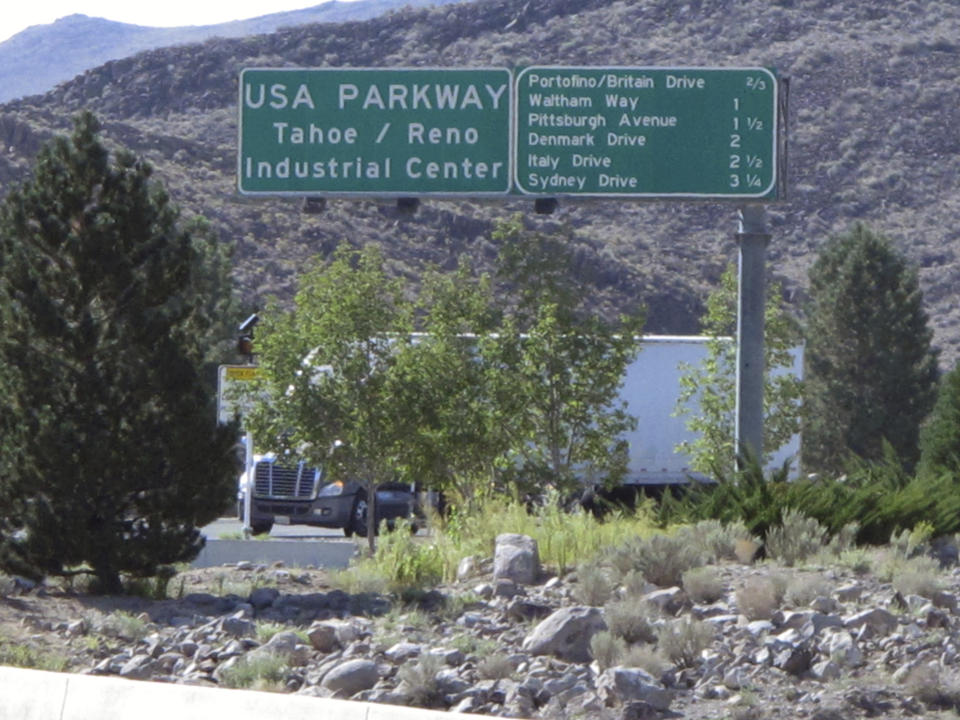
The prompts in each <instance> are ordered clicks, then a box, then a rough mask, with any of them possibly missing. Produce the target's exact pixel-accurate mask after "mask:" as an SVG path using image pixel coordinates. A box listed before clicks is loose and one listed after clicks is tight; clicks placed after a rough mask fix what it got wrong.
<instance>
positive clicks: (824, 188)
mask: <svg viewBox="0 0 960 720" xmlns="http://www.w3.org/2000/svg"><path fill="white" fill-rule="evenodd" d="M958 37H960V6H958V5H957V4H956V3H954V2H950V1H948V0H939V1H938V0H932V1H931V2H924V3H921V2H902V1H901V0H877V1H876V2H871V3H846V2H841V1H840V0H778V1H777V2H764V1H763V0H748V1H746V2H732V0H693V1H691V2H688V3H685V4H678V3H675V2H673V1H672V0H616V1H612V0H576V1H575V0H478V1H477V2H473V3H468V4H458V5H448V6H443V7H438V8H433V9H404V10H400V11H397V12H394V13H390V14H388V15H385V16H383V17H378V18H374V19H371V20H367V21H364V22H354V23H344V24H337V25H304V26H300V27H295V28H290V29H285V30H281V31H278V32H276V33H272V34H269V35H261V36H251V37H246V38H241V39H235V40H214V41H208V42H206V43H204V44H202V45H188V46H183V47H177V48H167V49H162V50H155V51H152V52H147V53H143V54H140V55H136V56H133V57H129V58H125V59H121V60H116V61H113V62H110V63H108V64H106V65H104V66H102V67H99V68H96V69H94V70H90V71H88V72H86V73H85V74H83V75H81V76H80V77H78V78H76V79H75V80H73V81H70V82H67V83H64V84H63V85H60V86H59V87H58V88H56V89H55V90H54V91H52V92H50V93H48V94H47V95H44V96H42V97H34V98H29V99H27V100H21V101H18V102H12V103H8V104H6V105H3V106H0V140H2V142H3V147H4V150H5V151H4V153H3V155H2V156H0V183H2V184H3V185H4V186H6V185H8V184H9V183H11V182H13V181H15V180H17V179H19V178H20V177H22V176H23V173H24V171H25V170H26V168H27V167H28V164H29V161H30V158H31V157H32V155H33V153H35V151H36V149H37V148H38V147H39V144H40V143H41V142H42V141H43V140H44V139H45V138H48V137H49V136H50V135H51V133H54V132H57V131H61V130H63V129H65V128H67V127H68V126H69V118H70V115H71V114H72V113H74V112H76V111H78V110H80V109H82V108H90V109H91V110H93V111H95V112H96V113H97V114H98V115H99V116H100V117H101V118H102V119H103V120H104V123H105V127H106V134H107V136H108V138H110V139H113V140H115V141H117V142H121V143H124V144H125V145H128V146H130V147H132V148H133V149H134V150H136V151H138V152H140V153H143V154H145V155H146V156H147V157H148V158H149V159H150V160H151V161H152V162H153V163H154V164H155V165H156V167H157V169H158V173H157V174H158V176H159V177H160V178H161V179H162V180H164V181H165V182H166V183H167V184H168V185H169V187H170V189H171V192H172V194H173V196H174V198H175V200H176V201H177V202H179V203H180V204H181V206H182V207H183V208H184V209H185V210H186V211H187V212H190V213H202V214H204V215H207V216H209V217H211V218H212V219H213V220H214V221H215V222H216V223H218V224H219V226H220V227H221V228H222V232H223V237H224V239H229V240H232V241H234V242H235V243H236V244H237V255H236V257H237V271H236V277H237V280H238V281H239V283H240V284H241V286H242V287H243V289H244V292H245V293H246V295H247V296H248V297H249V298H251V299H254V300H255V299H257V298H262V297H263V296H265V295H267V294H271V293H275V294H279V295H281V296H289V294H290V293H291V291H292V289H293V287H294V283H295V280H296V276H297V273H298V272H299V271H300V270H301V269H302V268H303V267H304V264H305V263H307V262H308V261H309V259H310V258H311V257H312V256H314V255H316V254H320V255H324V254H326V253H329V252H330V251H331V250H332V248H334V247H335V246H336V245H337V244H338V243H341V242H350V243H354V244H362V243H368V242H378V243H381V244H382V245H383V246H384V248H385V250H386V252H387V254H388V255H389V258H390V263H391V265H392V268H393V271H394V272H395V273H396V274H398V275H400V276H403V277H405V278H408V279H409V280H410V282H411V283H416V281H417V278H418V277H419V275H420V273H421V270H422V268H423V267H424V265H425V264H427V263H436V264H439V265H441V266H451V265H452V264H453V263H455V262H456V260H457V258H458V257H460V256H462V255H468V256H470V257H471V258H473V259H474V260H475V261H476V263H477V264H478V265H480V266H481V267H482V266H487V265H488V264H489V262H490V259H491V258H492V257H493V256H494V254H495V251H496V247H495V246H494V245H493V243H492V242H491V240H490V237H489V233H490V229H491V226H492V223H493V222H494V221H496V220H497V219H498V218H502V217H505V216H507V215H509V214H511V213H514V212H518V211H519V212H524V213H526V214H527V215H528V216H529V221H530V222H531V224H533V225H536V226H539V227H543V228H554V229H558V230H569V231H570V232H572V233H573V238H572V241H571V242H572V243H573V248H574V251H575V257H576V267H575V271H576V272H577V273H579V274H580V276H581V277H583V278H584V279H585V280H586V281H587V282H589V283H591V284H592V286H593V288H594V290H595V292H594V297H595V301H596V306H597V307H598V308H599V309H601V310H603V311H606V312H613V311H615V310H617V309H622V308H626V307H629V306H632V305H633V304H635V303H638V302H642V303H645V304H646V305H647V306H648V307H649V310H650V313H649V317H650V320H649V323H648V330H650V331H652V332H676V333H686V332H694V331H696V329H697V319H698V317H699V313H700V308H701V306H702V300H703V298H704V295H705V293H706V292H707V291H708V289H709V288H710V286H711V284H712V283H713V282H714V281H715V280H716V278H717V277H718V276H719V274H720V272H721V271H722V269H723V267H724V266H725V264H726V263H728V262H729V261H731V260H733V259H734V258H735V256H736V248H735V243H734V240H733V237H732V236H733V232H734V231H735V229H736V208H735V206H733V205H730V204H723V203H718V202H712V203H693V202H671V203H665V202H627V201H613V200H610V201H580V202H564V203H562V204H561V206H560V208H559V210H558V212H556V213H555V214H554V215H552V216H534V215H533V213H532V208H531V207H530V204H529V203H524V202H522V201H510V202H501V201H486V202H470V201H461V202H451V201H428V202H424V203H423V204H422V206H421V208H420V210H419V211H418V212H417V213H416V214H415V215H413V216H409V215H403V214H398V213H397V211H396V210H395V208H394V207H393V205H392V204H389V203H378V202H374V201H372V200H362V201H347V200H337V201H332V202H330V203H329V204H328V206H327V210H326V211H325V212H324V213H322V214H308V213H304V212H302V211H301V205H300V203H298V202H295V201H291V200H261V199H250V198H243V197H240V196H239V195H238V194H237V192H236V191H235V177H234V175H235V167H236V159H235V158H236V131H237V128H236V124H237V123H236V117H237V109H236V86H237V77H238V73H239V71H240V69H241V68H243V67H264V66H300V67H310V66H316V67H341V66H342V67H379V66H436V67H469V66H493V67H518V66H523V65H529V64H534V63H536V64H560V65H572V64H583V65H706V66H744V65H765V66H773V67H776V68H777V69H778V70H779V72H780V73H781V74H782V75H784V76H788V77H789V78H790V97H789V102H790V112H789V129H790V138H789V169H788V185H787V193H786V197H785V198H784V199H783V200H781V201H780V202H778V203H776V204H775V205H773V206H771V208H770V216H771V229H772V232H773V239H772V241H771V244H770V248H769V266H770V269H771V271H772V273H773V274H774V275H775V276H777V277H779V278H781V279H782V280H783V281H784V285H785V287H786V289H787V293H788V298H789V299H790V300H791V301H799V300H801V299H802V297H803V292H804V287H805V282H806V273H807V271H808V268H809V267H810V265H811V263H812V261H813V259H814V257H815V254H816V252H817V248H818V246H819V245H820V244H821V243H822V242H823V241H824V239H825V238H826V237H828V236H829V235H830V234H832V233H836V232H841V231H843V230H845V229H846V228H847V227H849V225H850V224H851V223H853V222H855V221H858V220H862V221H865V222H867V223H868V224H870V225H871V226H872V227H874V228H875V229H877V230H879V231H881V232H883V233H886V234H888V235H890V236H892V237H893V238H894V239H895V240H896V242H897V244H898V245H899V246H900V247H901V248H902V249H903V250H904V251H905V252H906V253H907V254H908V256H909V257H910V258H911V259H912V260H913V261H914V262H915V263H916V264H917V266H918V267H919V268H920V276H921V281H922V287H923V290H924V293H925V297H926V301H927V307H928V310H929V313H930V317H931V323H932V326H933V328H934V330H935V342H936V343H937V344H938V345H939V346H940V347H941V348H942V349H943V355H942V359H943V364H944V365H945V366H946V365H952V364H953V362H954V361H955V360H956V358H957V357H958V355H960V303H958V302H957V300H956V293H957V286H958V272H960V266H958V253H960V230H958V224H957V222H956V218H957V216H958V212H960V190H958V188H960V182H958V180H960V177H958V175H960V134H958V133H957V130H956V128H957V127H960V44H958V42H957V39H956V38H958Z"/></svg>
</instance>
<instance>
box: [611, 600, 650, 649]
mask: <svg viewBox="0 0 960 720" xmlns="http://www.w3.org/2000/svg"><path fill="white" fill-rule="evenodd" d="M658 615H659V611H658V610H657V608H656V606H654V605H651V604H650V603H648V602H646V601H645V600H642V599H641V598H639V597H637V596H628V597H626V598H624V599H623V600H617V601H615V602H610V603H607V605H606V606H604V608H603V617H604V620H605V621H606V623H607V628H608V629H609V630H610V632H611V633H613V635H615V636H616V637H619V638H623V640H624V641H625V642H627V643H636V642H653V641H654V640H655V639H656V632H655V631H654V623H655V620H656V618H657V616H658Z"/></svg>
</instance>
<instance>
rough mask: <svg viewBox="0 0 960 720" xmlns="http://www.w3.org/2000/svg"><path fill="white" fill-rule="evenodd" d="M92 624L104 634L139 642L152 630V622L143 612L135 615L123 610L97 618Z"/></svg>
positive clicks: (97, 630)
mask: <svg viewBox="0 0 960 720" xmlns="http://www.w3.org/2000/svg"><path fill="white" fill-rule="evenodd" d="M90 626H91V627H92V628H93V629H94V630H95V631H96V632H99V633H100V634H102V635H106V636H107V637H116V638H121V639H123V640H133V641H137V642H139V641H140V640H143V639H144V638H145V637H146V636H147V634H148V633H149V632H150V622H149V620H148V619H147V617H146V616H145V615H143V614H140V615H133V614H131V613H128V612H124V611H123V610H118V611H116V612H112V613H110V614H109V615H107V616H105V617H101V618H97V619H95V620H94V621H93V622H91V623H90Z"/></svg>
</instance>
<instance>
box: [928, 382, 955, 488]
mask: <svg viewBox="0 0 960 720" xmlns="http://www.w3.org/2000/svg"><path fill="white" fill-rule="evenodd" d="M919 469H920V474H921V475H925V476H929V475H933V474H936V473H938V472H942V471H947V472H949V473H950V474H952V475H953V476H954V477H957V476H958V475H960V472H958V471H960V364H958V365H957V366H955V367H954V368H953V370H951V371H950V372H949V373H947V374H946V375H945V376H944V378H943V380H942V381H941V384H940V389H939V392H938V393H937V402H936V404H935V405H934V407H933V412H932V413H930V417H929V418H928V419H927V422H926V423H925V424H924V426H923V429H922V430H921V433H920V468H919Z"/></svg>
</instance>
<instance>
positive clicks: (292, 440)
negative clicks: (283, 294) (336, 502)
mask: <svg viewBox="0 0 960 720" xmlns="http://www.w3.org/2000/svg"><path fill="white" fill-rule="evenodd" d="M412 310H413V308H412V304H411V303H410V301H409V300H407V299H405V298H404V296H403V292H402V288H401V286H400V284H399V283H398V282H397V281H396V280H391V279H389V278H388V277H387V275H386V272H385V270H384V264H383V257H382V255H381V254H380V252H379V251H378V250H377V249H376V248H375V247H372V246H370V247H367V248H365V249H363V250H361V251H356V250H353V249H349V248H346V247H343V248H341V249H339V250H337V252H336V253H335V254H334V257H333V259H332V260H331V261H330V262H329V263H328V264H326V265H324V264H318V265H317V266H316V267H314V268H313V269H312V270H310V271H309V272H307V273H306V274H305V275H304V276H303V278H302V279H301V282H300V289H299V290H298V292H297V294H296V298H295V307H294V308H293V309H292V310H289V311H284V310H283V309H282V308H280V307H279V306H278V305H277V304H275V303H274V304H273V305H272V306H271V307H270V308H269V309H268V310H267V311H265V312H264V315H263V322H262V323H261V325H260V327H259V328H258V330H259V337H258V350H259V358H260V365H261V367H262V368H263V373H264V375H265V384H266V388H265V389H266V390H267V391H268V394H269V397H270V398H271V400H270V402H269V403H267V404H264V403H261V404H260V407H259V408H258V409H256V410H255V411H254V412H253V413H252V417H251V428H252V430H253V435H254V437H255V439H256V442H257V444H258V447H260V448H264V449H271V450H274V451H281V452H283V451H292V452H293V453H295V455H296V456H297V457H298V458H303V459H305V460H309V461H311V462H313V463H315V464H318V465H321V466H323V467H324V468H325V469H326V471H327V473H328V474H329V476H330V477H331V478H334V479H337V478H340V479H355V480H357V481H360V482H362V483H364V484H365V487H366V492H365V494H364V496H363V497H359V498H358V500H357V506H356V507H355V508H354V509H353V512H354V514H355V515H357V516H358V517H360V518H361V521H362V523H365V525H366V529H367V533H368V535H367V536H368V539H369V544H370V549H371V551H373V549H374V547H375V542H374V534H375V530H376V528H375V527H374V523H373V522H367V518H371V519H372V518H374V517H376V515H375V512H376V511H375V508H374V503H375V501H376V495H375V493H374V491H373V489H374V488H375V487H376V486H377V485H379V484H381V483H384V482H389V481H392V480H394V479H395V477H396V472H397V469H398V468H399V467H400V466H401V460H400V457H399V452H400V449H401V448H402V447H403V445H404V440H405V439H406V438H408V437H409V436H410V433H411V429H412V427H414V424H413V423H412V422H409V421H407V422H404V421H403V417H404V412H405V409H404V408H403V406H402V404H401V402H402V400H401V395H400V394H399V393H398V392H397V385H398V383H400V379H399V378H398V375H397V359H398V357H400V356H401V355H402V354H403V353H404V352H405V348H406V346H408V345H409V344H410V342H411V331H412V318H413V313H412Z"/></svg>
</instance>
